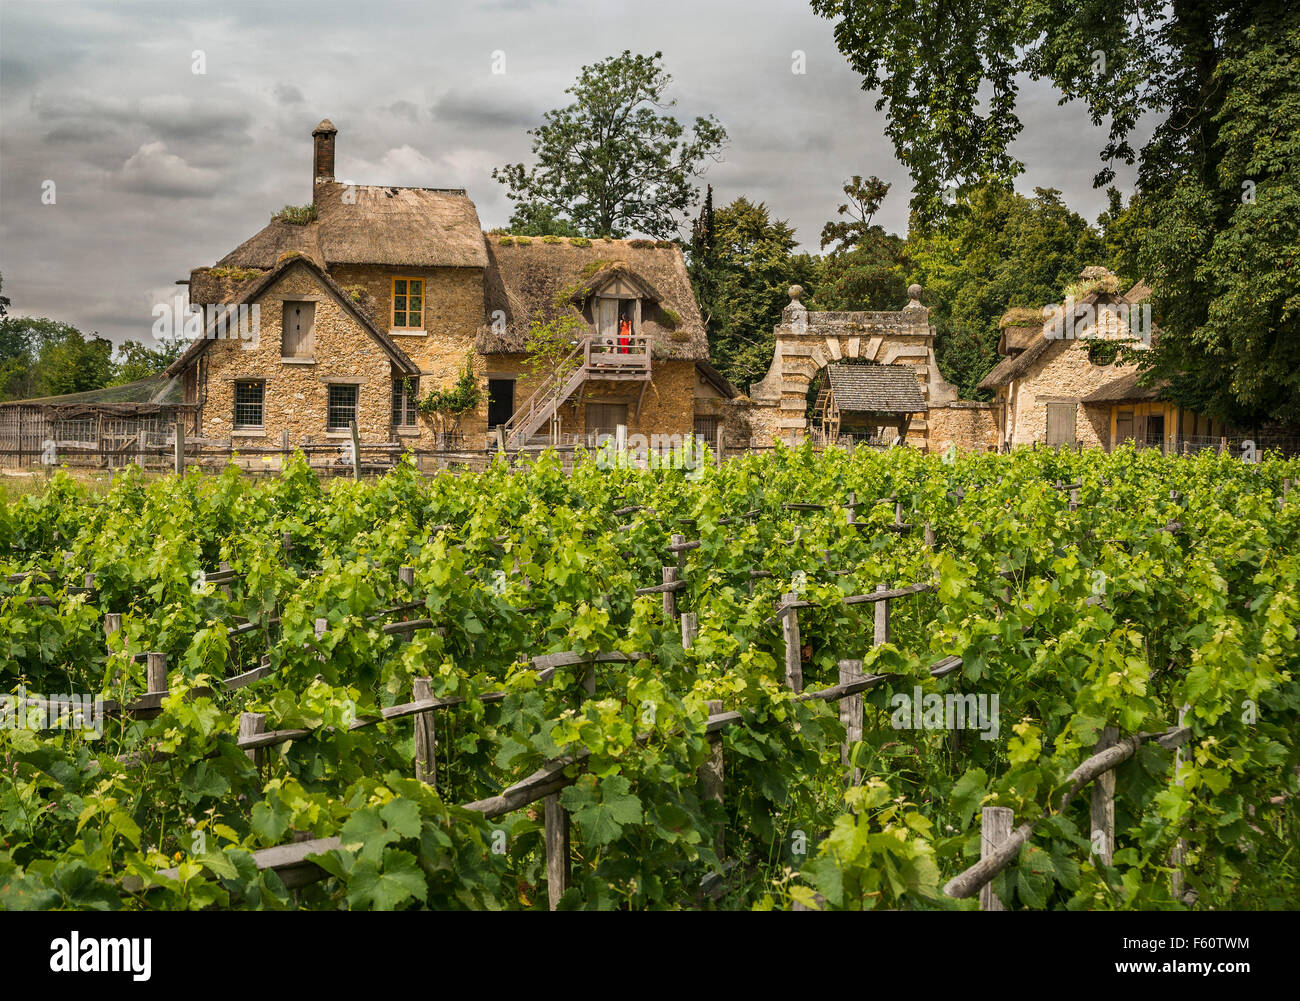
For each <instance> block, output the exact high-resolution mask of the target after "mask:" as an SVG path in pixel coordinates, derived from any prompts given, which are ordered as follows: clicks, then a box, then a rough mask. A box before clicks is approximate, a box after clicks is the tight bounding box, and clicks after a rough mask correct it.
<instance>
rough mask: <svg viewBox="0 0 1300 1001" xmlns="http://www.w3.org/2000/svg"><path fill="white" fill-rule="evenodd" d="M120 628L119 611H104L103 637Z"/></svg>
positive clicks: (120, 618) (107, 636) (120, 616)
mask: <svg viewBox="0 0 1300 1001" xmlns="http://www.w3.org/2000/svg"><path fill="white" fill-rule="evenodd" d="M121 628H122V613H121V612H105V613H104V639H108V638H109V637H110V636H112V635H113V634H114V633H115V632H118V631H119V630H121Z"/></svg>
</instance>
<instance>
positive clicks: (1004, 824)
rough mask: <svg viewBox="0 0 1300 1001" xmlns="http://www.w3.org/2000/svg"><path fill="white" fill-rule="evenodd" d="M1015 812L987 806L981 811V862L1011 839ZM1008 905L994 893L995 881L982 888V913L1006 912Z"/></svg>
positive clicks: (1006, 808) (1004, 808)
mask: <svg viewBox="0 0 1300 1001" xmlns="http://www.w3.org/2000/svg"><path fill="white" fill-rule="evenodd" d="M1015 817H1016V815H1015V811H1014V810H1012V809H1011V808H1010V807H1006V806H986V807H984V809H983V810H981V811H980V860H981V861H982V860H984V859H986V858H988V857H989V856H990V855H993V854H995V853H996V852H997V850H998V849H999V848H1001V847H1002V846H1003V845H1004V844H1005V843H1006V841H1007V839H1008V838H1010V837H1011V827H1012V825H1013V824H1014V823H1015ZM1006 909H1007V907H1006V905H1005V904H1004V903H1002V901H1001V900H1000V899H999V898H998V895H997V894H996V893H994V892H993V881H992V880H989V882H987V883H985V884H984V885H983V886H982V887H980V910H981V911H1005V910H1006Z"/></svg>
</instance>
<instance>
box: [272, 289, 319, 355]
mask: <svg viewBox="0 0 1300 1001" xmlns="http://www.w3.org/2000/svg"><path fill="white" fill-rule="evenodd" d="M281 330H282V338H281V346H280V354H281V356H282V357H284V358H311V357H312V356H313V353H314V352H315V350H316V304H315V303H314V302H286V303H285V304H284V325H283V327H282V328H281Z"/></svg>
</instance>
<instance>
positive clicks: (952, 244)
mask: <svg viewBox="0 0 1300 1001" xmlns="http://www.w3.org/2000/svg"><path fill="white" fill-rule="evenodd" d="M908 243H909V247H908V253H909V264H910V269H911V274H912V276H913V278H914V280H915V281H917V282H919V283H920V284H921V285H922V286H923V287H924V288H925V292H926V305H928V306H929V307H930V316H931V319H932V321H933V323H934V325H935V355H936V358H937V360H938V362H939V367H940V369H941V370H942V371H943V374H944V378H946V379H947V380H948V381H949V382H951V383H952V384H953V385H955V386H957V387H958V388H959V389H960V390H961V393H962V396H963V397H965V398H967V399H974V398H976V397H977V396H978V392H977V390H976V388H975V387H976V385H977V384H978V383H979V381H980V380H981V379H983V378H984V376H985V375H987V374H988V372H989V370H990V369H991V368H992V367H993V365H994V364H995V363H996V362H997V358H998V355H997V344H998V337H999V333H1000V331H999V329H998V321H999V319H1000V318H1001V317H1002V314H1003V313H1005V312H1006V311H1007V309H1009V308H1010V307H1012V306H1032V307H1039V306H1042V305H1044V304H1046V303H1050V302H1056V301H1059V298H1060V295H1061V290H1062V289H1063V288H1065V287H1066V286H1067V285H1069V284H1070V283H1071V282H1074V281H1076V280H1077V279H1078V277H1079V272H1080V271H1082V270H1083V268H1085V267H1087V266H1088V265H1090V264H1107V263H1108V262H1107V260H1106V253H1105V248H1104V246H1103V244H1102V240H1101V236H1100V234H1099V233H1098V232H1097V230H1096V229H1095V228H1093V227H1092V226H1090V225H1089V224H1088V222H1087V220H1085V219H1084V218H1083V217H1082V216H1080V215H1079V214H1078V213H1076V212H1072V211H1071V210H1070V209H1069V207H1068V206H1066V204H1065V202H1064V201H1063V200H1062V198H1061V193H1060V192H1059V191H1057V190H1055V189H1052V188H1035V189H1034V197H1033V198H1032V199H1031V198H1026V197H1024V196H1023V195H1019V194H1016V193H1015V192H1014V191H1011V190H1009V189H1007V188H1004V187H1001V186H998V185H986V186H984V187H980V188H977V189H975V190H973V191H972V192H970V193H969V194H968V195H966V196H963V197H962V198H961V199H959V201H958V203H957V204H956V205H955V206H953V211H951V212H950V213H949V214H948V216H947V218H946V220H945V221H944V223H943V224H942V225H937V226H929V227H926V226H921V225H918V224H917V219H916V217H915V216H914V217H913V227H912V231H911V234H910V237H909V241H908Z"/></svg>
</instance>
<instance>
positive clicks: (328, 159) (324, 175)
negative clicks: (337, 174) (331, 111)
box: [311, 118, 339, 201]
mask: <svg viewBox="0 0 1300 1001" xmlns="http://www.w3.org/2000/svg"><path fill="white" fill-rule="evenodd" d="M338 132H339V130H338V129H336V128H335V127H334V123H333V122H331V121H330V120H329V119H328V118H324V119H322V120H321V123H320V124H319V125H317V126H316V127H315V128H314V129H312V130H311V138H312V145H313V147H314V155H313V157H312V160H313V164H312V178H313V183H312V186H311V190H312V201H315V200H316V185H317V184H320V183H321V182H322V181H333V180H334V137H335V136H336V135H338Z"/></svg>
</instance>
